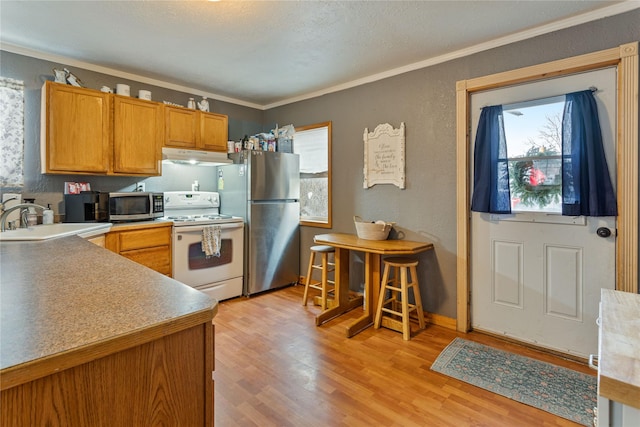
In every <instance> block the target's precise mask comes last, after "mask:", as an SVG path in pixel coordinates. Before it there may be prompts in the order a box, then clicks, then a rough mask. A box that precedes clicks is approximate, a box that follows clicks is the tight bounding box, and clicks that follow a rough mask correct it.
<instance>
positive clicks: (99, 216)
mask: <svg viewBox="0 0 640 427" xmlns="http://www.w3.org/2000/svg"><path fill="white" fill-rule="evenodd" d="M64 212H65V215H64V222H108V221H109V193H103V192H100V191H81V192H80V193H79V194H65V195H64Z"/></svg>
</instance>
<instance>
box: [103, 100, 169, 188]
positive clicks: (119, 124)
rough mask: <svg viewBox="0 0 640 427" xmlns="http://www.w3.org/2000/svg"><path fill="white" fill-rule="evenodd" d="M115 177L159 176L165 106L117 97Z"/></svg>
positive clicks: (114, 145) (114, 120)
mask: <svg viewBox="0 0 640 427" xmlns="http://www.w3.org/2000/svg"><path fill="white" fill-rule="evenodd" d="M113 116H114V117H113V173H114V174H124V175H138V174H140V175H160V167H159V162H160V160H161V158H162V157H161V156H162V152H161V150H162V128H163V116H162V104H159V103H155V102H150V101H144V100H139V99H135V98H129V97H125V96H118V95H114V100H113Z"/></svg>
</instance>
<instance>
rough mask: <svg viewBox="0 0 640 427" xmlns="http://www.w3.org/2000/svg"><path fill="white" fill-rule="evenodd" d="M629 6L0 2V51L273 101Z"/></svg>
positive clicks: (631, 3)
mask: <svg viewBox="0 0 640 427" xmlns="http://www.w3.org/2000/svg"><path fill="white" fill-rule="evenodd" d="M637 7H640V2H638V1H626V2H614V1H584V0H583V1H576V0H570V1H562V0H556V1H553V2H551V1H515V0H511V1H331V2H324V1H323V2H321V1H220V2H207V1H7V0H2V1H0V42H1V43H2V46H0V47H1V48H3V49H5V50H12V49H13V50H14V51H15V49H17V48H19V49H26V50H29V51H35V52H39V53H40V52H41V53H45V54H49V55H56V56H61V57H65V58H70V59H73V60H75V61H81V62H84V63H89V64H94V65H96V66H100V67H106V68H108V69H112V70H119V71H122V72H126V73H131V74H135V75H139V76H144V77H147V78H151V79H156V80H160V81H163V82H168V83H171V84H175V85H181V86H185V87H189V88H193V89H197V90H199V91H203V92H206V93H208V94H210V95H212V97H215V96H219V97H223V98H226V99H231V100H238V101H242V102H243V103H250V104H255V105H259V106H269V105H277V104H280V103H285V102H287V101H290V100H293V99H300V98H303V97H306V96H310V95H312V94H316V93H322V92H323V91H329V90H331V88H335V87H340V86H345V85H349V84H353V82H354V81H359V80H366V79H367V78H371V77H370V76H375V75H381V74H384V73H392V72H393V71H392V70H397V69H398V68H402V67H411V65H412V64H413V65H414V66H415V64H417V63H421V62H424V61H428V60H430V59H433V58H438V57H447V55H452V54H454V53H456V52H464V51H466V50H472V49H473V48H474V46H475V47H476V49H478V46H479V45H480V46H482V45H487V46H490V45H491V43H498V42H499V41H500V40H516V39H518V37H521V36H522V34H525V35H526V36H527V37H530V36H533V35H536V34H537V33H536V31H537V30H536V29H538V28H540V27H543V28H546V31H550V30H552V29H554V28H555V27H554V25H556V26H557V27H558V28H561V27H566V26H569V25H573V24H577V23H581V22H585V21H587V20H592V19H596V18H599V17H603V16H607V14H615V13H621V12H624V11H625V10H630V9H632V8H637ZM561 20H564V21H561Z"/></svg>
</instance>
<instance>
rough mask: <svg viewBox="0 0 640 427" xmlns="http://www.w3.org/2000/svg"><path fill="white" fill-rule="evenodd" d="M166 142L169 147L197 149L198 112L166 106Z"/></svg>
mask: <svg viewBox="0 0 640 427" xmlns="http://www.w3.org/2000/svg"><path fill="white" fill-rule="evenodd" d="M164 108H165V110H164V111H165V140H164V145H165V146H167V147H179V148H196V145H197V143H198V112H197V111H195V110H190V109H187V108H181V107H170V106H165V107H164Z"/></svg>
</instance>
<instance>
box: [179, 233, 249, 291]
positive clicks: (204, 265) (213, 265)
mask: <svg viewBox="0 0 640 427" xmlns="http://www.w3.org/2000/svg"><path fill="white" fill-rule="evenodd" d="M216 225H219V226H220V229H221V230H220V240H221V244H220V256H219V257H216V256H211V257H209V258H207V257H206V255H205V253H204V252H203V251H202V230H203V226H202V225H188V226H178V227H176V226H174V227H173V278H174V279H176V280H179V281H180V282H182V283H184V284H186V285H189V286H192V287H194V288H204V287H206V285H209V284H212V283H216V282H223V281H227V280H230V279H233V278H240V279H241V278H242V272H243V244H244V223H243V222H234V223H224V224H216Z"/></svg>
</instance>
